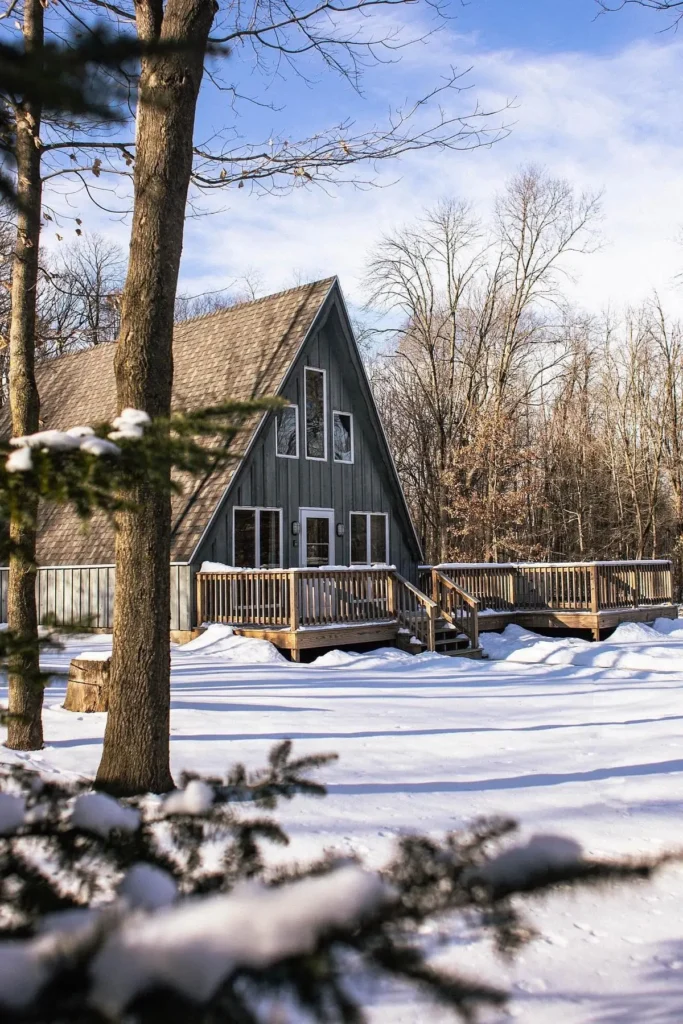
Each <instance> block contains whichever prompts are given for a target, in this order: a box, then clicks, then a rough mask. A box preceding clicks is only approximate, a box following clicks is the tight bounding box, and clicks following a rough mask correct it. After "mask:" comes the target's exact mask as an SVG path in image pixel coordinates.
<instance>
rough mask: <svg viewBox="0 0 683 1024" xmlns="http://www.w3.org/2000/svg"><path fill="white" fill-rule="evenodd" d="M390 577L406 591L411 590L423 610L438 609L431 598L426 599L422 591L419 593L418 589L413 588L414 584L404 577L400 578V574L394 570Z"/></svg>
mask: <svg viewBox="0 0 683 1024" xmlns="http://www.w3.org/2000/svg"><path fill="white" fill-rule="evenodd" d="M392 575H393V577H394V579H395V580H398V582H399V583H402V584H403V586H404V587H407V588H408V590H411V591H412V592H413V594H415V596H416V597H417V598H418V599H419V600H420V601H421V602H422V604H423V605H424V606H425V608H437V607H438V605H437V603H436V601H432V599H431V597H427V595H426V594H425V593H423V591H421V590H420V588H419V587H416V586H414V584H412V583H411V582H410V580H407V579H406V578H405V576H401V574H400V572H396V570H394V571H393V574H392Z"/></svg>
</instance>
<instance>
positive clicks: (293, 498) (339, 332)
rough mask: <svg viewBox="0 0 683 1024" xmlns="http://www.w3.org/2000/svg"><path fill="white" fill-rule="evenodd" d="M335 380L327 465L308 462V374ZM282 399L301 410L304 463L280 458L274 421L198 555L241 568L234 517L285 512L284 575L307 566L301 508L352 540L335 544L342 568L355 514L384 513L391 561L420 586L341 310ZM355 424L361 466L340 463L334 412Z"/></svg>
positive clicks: (415, 556)
mask: <svg viewBox="0 0 683 1024" xmlns="http://www.w3.org/2000/svg"><path fill="white" fill-rule="evenodd" d="M305 366H312V367H315V368H317V369H322V370H325V371H326V373H327V377H326V387H327V398H328V401H327V437H328V444H327V460H326V461H324V462H318V461H312V460H309V459H306V458H305V452H304V446H305V424H304V394H303V391H304V367H305ZM281 394H282V397H284V398H285V399H286V400H287V401H289V402H292V403H294V404H296V405H298V407H299V458H298V459H287V458H279V457H278V456H277V455H276V447H275V416H274V415H269V417H268V418H267V420H266V421H265V422H264V425H263V427H262V429H261V431H260V433H259V434H258V435H257V438H256V442H255V444H254V445H253V447H252V449H251V451H250V452H249V453H248V454H247V456H246V457H245V459H244V461H243V463H242V465H241V466H240V467H239V468H238V470H237V472H236V475H235V479H234V482H233V484H232V486H231V487H230V489H229V491H228V494H227V496H226V499H225V501H224V502H223V503H222V505H221V507H220V509H219V511H218V514H217V515H216V516H215V518H214V521H213V523H212V524H211V526H210V528H209V530H208V531H207V534H206V536H205V538H204V540H203V542H202V544H201V545H200V548H199V550H198V552H197V558H196V560H195V564H196V566H197V567H199V565H200V564H201V562H202V561H204V560H205V559H208V560H210V561H216V562H225V563H227V564H229V565H231V564H233V557H234V556H233V549H232V516H233V509H234V508H235V507H238V506H263V507H270V508H281V509H282V510H283V548H284V551H283V562H284V566H283V567H284V568H290V567H292V566H297V565H299V547H298V538H297V537H296V536H295V535H294V534H293V533H292V523H294V522H298V520H299V509H300V508H309V507H310V508H326V509H327V508H333V509H334V511H335V524H338V523H343V525H344V535H343V536H342V537H335V544H336V551H335V556H334V560H333V561H334V564H336V565H348V564H349V562H350V543H351V538H350V527H349V521H350V520H349V516H350V513H351V512H384V513H386V514H387V515H388V516H389V557H390V561H391V562H392V563H393V564H394V565H395V566H396V567H397V569H398V570H399V572H400V573H401V574H402V575H404V576H406V577H407V578H408V579H410V580H413V581H416V578H417V565H418V562H419V561H420V552H419V550H418V547H417V542H416V540H415V537H414V533H413V530H412V526H411V524H410V521H409V519H408V515H407V512H406V510H405V503H404V501H403V497H402V494H401V492H400V489H399V485H398V482H397V480H396V477H395V474H394V471H393V467H392V465H391V462H390V456H389V455H388V452H387V449H386V442H385V441H384V438H383V437H382V436H381V427H380V425H379V420H378V418H377V414H376V412H375V410H374V408H373V406H372V405H371V404H370V401H369V395H368V388H367V383H366V381H365V380H364V377H363V375H362V369H361V367H360V363H359V357H358V354H357V350H356V349H355V345H352V344H350V343H349V340H348V338H347V336H346V334H345V331H344V328H343V325H342V320H341V318H340V316H339V314H338V311H337V308H336V306H333V307H332V310H331V313H330V315H329V317H328V319H327V321H326V322H325V324H324V326H323V327H322V328H321V329H320V330H318V331H317V332H316V333H315V334H314V335H313V336H312V337H311V338H310V340H309V341H308V342H307V343H306V345H305V348H304V349H303V351H302V352H301V353H300V355H299V358H298V360H297V361H296V363H295V364H294V366H293V367H292V370H291V371H290V373H289V375H288V378H287V381H286V382H285V386H284V388H283V390H282V392H281ZM333 411H336V412H349V413H352V415H353V418H354V462H353V463H352V464H343V463H337V462H335V461H334V459H333V452H332V447H331V446H332V413H333Z"/></svg>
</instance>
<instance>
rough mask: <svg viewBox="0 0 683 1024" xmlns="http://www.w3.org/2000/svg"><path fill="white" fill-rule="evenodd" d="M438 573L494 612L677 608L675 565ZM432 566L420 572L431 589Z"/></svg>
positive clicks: (526, 566)
mask: <svg viewBox="0 0 683 1024" xmlns="http://www.w3.org/2000/svg"><path fill="white" fill-rule="evenodd" d="M436 568H437V570H438V572H439V573H440V574H441V575H443V576H445V577H447V578H448V579H450V580H452V581H453V583H455V584H456V585H457V586H459V587H461V588H463V589H464V590H465V591H467V593H469V594H471V595H472V596H473V597H476V598H478V600H479V604H480V607H481V608H487V609H491V610H492V611H499V612H510V611H515V610H517V611H522V610H524V611H533V610H541V609H551V610H553V611H585V612H592V613H594V614H596V613H598V612H601V611H608V610H610V609H615V608H640V607H644V606H651V605H657V604H671V602H672V598H673V585H672V574H671V562H670V561H666V560H663V559H661V560H660V559H652V560H649V561H635V560H634V561H622V562H548V563H545V564H538V563H508V564H503V563H496V562H491V563H481V564H473V563H462V564H455V563H453V564H443V565H440V566H437V567H436ZM431 575H432V567H431V566H423V567H422V568H421V570H420V583H421V586H423V587H425V586H428V585H429V583H430V579H431Z"/></svg>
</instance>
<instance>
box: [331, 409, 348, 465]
mask: <svg viewBox="0 0 683 1024" xmlns="http://www.w3.org/2000/svg"><path fill="white" fill-rule="evenodd" d="M332 434H333V439H334V461H335V462H353V416H352V415H351V413H350V412H335V413H333V414H332Z"/></svg>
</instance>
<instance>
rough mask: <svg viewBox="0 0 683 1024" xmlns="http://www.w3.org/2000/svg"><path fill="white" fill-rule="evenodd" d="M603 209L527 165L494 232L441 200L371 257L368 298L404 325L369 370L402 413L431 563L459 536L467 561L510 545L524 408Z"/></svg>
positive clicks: (559, 337)
mask: <svg viewBox="0 0 683 1024" xmlns="http://www.w3.org/2000/svg"><path fill="white" fill-rule="evenodd" d="M597 213H598V197H596V196H593V195H584V196H578V197H577V196H576V195H575V193H574V192H573V190H572V189H571V187H570V186H569V185H568V184H567V183H566V182H563V181H559V180H556V179H553V178H551V177H549V176H548V175H546V174H544V173H543V172H541V171H539V170H538V169H534V168H530V169H527V170H525V171H522V172H521V173H520V174H518V175H517V176H515V177H514V178H513V179H512V180H511V181H510V182H509V184H508V186H507V188H506V190H505V191H504V192H503V193H502V195H501V196H499V197H498V199H497V201H496V205H495V211H494V218H493V223H492V224H491V225H487V226H485V225H483V224H481V223H479V222H478V221H476V220H475V219H474V218H473V216H472V213H471V211H470V210H469V208H468V207H467V206H466V205H464V204H462V203H455V202H448V203H442V204H440V205H439V206H438V207H437V208H436V209H435V210H434V211H432V212H431V213H428V214H427V215H426V216H425V218H424V219H423V220H422V221H420V222H419V223H418V224H417V225H416V226H415V227H414V228H411V229H409V230H403V231H400V232H397V233H395V234H393V235H391V236H389V237H387V238H385V239H384V240H383V241H382V242H381V243H380V244H379V246H378V247H377V249H376V251H375V253H374V254H373V255H372V257H371V259H370V261H369V265H368V277H369V282H370V284H369V289H370V292H369V302H370V303H371V304H373V305H376V306H378V307H380V308H383V309H385V310H387V311H390V312H391V313H392V314H393V315H394V316H396V315H398V316H400V317H401V320H402V322H401V325H400V327H399V329H398V331H392V332H390V336H391V342H390V346H389V348H388V350H387V351H385V353H384V356H383V357H382V359H381V360H379V362H378V364H377V365H375V366H374V367H373V374H374V376H375V379H376V380H378V379H379V378H380V377H381V378H383V379H384V382H385V384H386V386H387V389H388V390H390V391H391V395H392V398H391V405H392V406H393V407H394V408H395V409H396V410H400V412H398V411H397V413H396V414H392V413H391V410H387V411H388V413H389V416H390V419H389V424H390V431H391V430H393V429H394V427H393V426H392V424H397V427H396V429H398V431H399V433H400V436H401V444H400V445H395V448H396V451H397V453H398V452H399V450H400V454H397V457H398V459H399V466H400V467H402V468H403V472H404V479H406V482H407V490H408V492H409V493H412V494H413V496H414V497H413V504H414V507H415V508H416V509H417V507H418V506H419V512H418V513H417V514H418V519H419V520H420V522H421V525H422V529H423V533H424V536H425V541H426V546H427V549H428V552H429V555H430V557H431V558H433V559H437V560H443V559H444V558H446V557H449V555H451V554H453V553H454V552H453V544H454V539H455V537H456V535H457V538H458V540H457V542H456V547H459V549H460V552H461V553H464V551H463V548H462V544H465V549H464V550H465V551H466V550H467V547H468V545H469V544H470V543H471V544H472V545H473V546H474V547H476V548H478V549H480V548H481V544H482V543H483V546H484V551H483V554H484V556H485V557H493V558H497V557H498V556H499V555H500V553H501V551H502V549H503V547H504V546H505V544H508V545H509V544H511V543H512V537H511V536H510V535H509V531H508V533H507V535H506V537H505V538H503V537H502V536H501V533H500V524H503V523H507V524H508V525H510V524H513V523H515V522H517V521H518V520H519V518H520V517H523V497H522V495H523V488H522V486H521V478H522V476H524V474H526V473H528V454H525V453H526V452H527V449H528V447H529V445H528V443H526V442H525V441H524V438H523V436H522V435H523V434H524V417H523V415H522V411H523V408H524V406H525V404H528V403H529V402H530V401H531V399H532V397H533V396H534V395H535V394H536V393H537V391H538V389H539V388H540V387H541V386H542V384H543V380H544V377H545V376H546V375H547V374H548V372H549V371H550V369H551V367H552V366H554V365H555V364H556V363H557V362H558V361H559V360H560V359H561V358H562V357H563V354H564V351H565V349H564V345H563V343H564V340H565V336H566V330H565V326H564V323H563V317H562V314H561V313H559V312H558V310H559V309H560V306H561V302H560V284H561V281H562V276H563V274H564V267H565V263H566V257H567V256H568V255H569V254H571V253H573V252H576V251H581V252H586V251H589V250H590V248H591V247H592V245H593V244H594V238H593V235H592V224H593V221H594V220H595V218H596V216H597ZM558 319H559V320H560V327H559V328H558V326H557V321H558ZM397 392H400V394H401V398H400V399H398V400H397ZM406 402H407V403H409V404H410V405H411V408H410V410H408V409H406ZM407 424H409V426H408V425H407ZM411 430H412V432H413V437H412V438H411V439H410V440H409V439H408V438H407V437H406V436H405V435H406V431H411ZM520 432H521V433H520ZM517 435H519V438H518V436H517ZM408 467H409V468H408ZM416 477H419V479H416ZM473 503H474V504H473ZM475 505H476V507H475ZM513 507H514V508H515V509H516V511H515V512H514V513H513ZM468 508H469V510H470V511H469V514H467V513H466V511H465V510H466V509H468ZM468 519H469V520H470V521H471V523H472V524H476V531H477V533H478V536H477V537H476V538H474V537H473V536H472V534H471V530H470V527H469V525H466V520H468ZM484 537H485V538H486V539H485V540H483V541H482V538H484ZM466 538H469V540H466ZM480 557H481V554H480Z"/></svg>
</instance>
